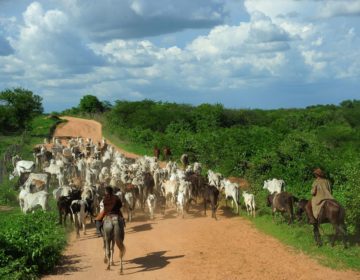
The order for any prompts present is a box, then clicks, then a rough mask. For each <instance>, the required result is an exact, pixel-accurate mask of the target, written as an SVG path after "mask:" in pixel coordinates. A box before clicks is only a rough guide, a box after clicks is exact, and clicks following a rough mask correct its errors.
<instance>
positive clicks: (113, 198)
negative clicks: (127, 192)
mask: <svg viewBox="0 0 360 280" xmlns="http://www.w3.org/2000/svg"><path fill="white" fill-rule="evenodd" d="M102 202H103V205H104V209H103V210H102V211H100V213H99V214H98V215H97V217H96V218H95V225H96V234H97V236H98V237H100V236H102V234H101V226H102V220H103V219H104V218H105V216H108V215H118V216H119V218H120V219H122V220H123V214H122V212H121V207H122V202H121V200H120V198H119V197H118V196H117V195H115V194H114V190H113V188H112V187H110V186H107V187H105V196H104V199H103V201H102Z"/></svg>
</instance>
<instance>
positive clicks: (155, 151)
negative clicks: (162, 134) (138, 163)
mask: <svg viewBox="0 0 360 280" xmlns="http://www.w3.org/2000/svg"><path fill="white" fill-rule="evenodd" d="M154 157H156V158H157V159H159V157H160V149H159V148H158V147H154Z"/></svg>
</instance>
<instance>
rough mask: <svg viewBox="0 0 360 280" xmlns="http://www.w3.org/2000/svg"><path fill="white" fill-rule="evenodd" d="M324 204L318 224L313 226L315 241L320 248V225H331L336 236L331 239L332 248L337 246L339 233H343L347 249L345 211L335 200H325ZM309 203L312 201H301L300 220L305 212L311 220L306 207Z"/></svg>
mask: <svg viewBox="0 0 360 280" xmlns="http://www.w3.org/2000/svg"><path fill="white" fill-rule="evenodd" d="M323 201H324V204H323V206H322V207H321V210H320V213H319V215H318V217H317V219H316V223H315V224H313V232H314V239H315V242H316V244H317V245H318V246H319V247H320V246H322V241H321V236H320V231H319V226H320V224H324V223H330V224H331V225H332V226H333V228H334V230H335V234H334V236H333V237H332V239H331V246H334V245H335V240H336V238H337V236H338V235H339V233H340V232H341V234H342V236H343V243H344V247H345V248H347V243H346V241H347V232H346V226H345V222H344V220H345V209H344V208H343V207H342V206H341V205H340V203H339V202H337V201H336V200H333V199H325V200H323ZM308 203H311V201H308V200H306V199H301V200H300V201H299V202H298V211H297V216H298V219H299V220H300V219H301V215H302V213H303V212H305V213H306V216H307V218H308V219H309V213H308V212H307V207H306V205H307V204H308Z"/></svg>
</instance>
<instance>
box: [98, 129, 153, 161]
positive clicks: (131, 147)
mask: <svg viewBox="0 0 360 280" xmlns="http://www.w3.org/2000/svg"><path fill="white" fill-rule="evenodd" d="M102 133H103V135H104V137H105V138H107V139H109V141H110V142H111V143H113V144H114V145H116V146H118V147H119V148H121V149H123V150H126V151H127V152H130V153H134V154H138V155H142V156H144V155H148V156H152V155H153V151H152V150H151V149H149V148H145V147H142V146H140V145H137V144H133V143H131V142H128V141H124V140H122V139H120V138H119V137H118V136H117V135H115V134H113V133H111V131H110V130H109V129H107V128H106V127H104V126H103V129H102Z"/></svg>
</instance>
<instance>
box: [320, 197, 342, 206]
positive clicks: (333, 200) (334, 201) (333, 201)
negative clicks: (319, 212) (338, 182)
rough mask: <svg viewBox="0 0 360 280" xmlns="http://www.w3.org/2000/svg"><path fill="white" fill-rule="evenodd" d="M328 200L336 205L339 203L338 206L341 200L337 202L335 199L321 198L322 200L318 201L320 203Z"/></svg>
mask: <svg viewBox="0 0 360 280" xmlns="http://www.w3.org/2000/svg"><path fill="white" fill-rule="evenodd" d="M327 201H329V202H332V203H334V204H336V205H338V206H339V205H340V204H339V202H337V201H336V200H335V199H331V198H326V199H322V200H320V201H319V202H318V204H317V205H320V204H321V203H323V202H327Z"/></svg>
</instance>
